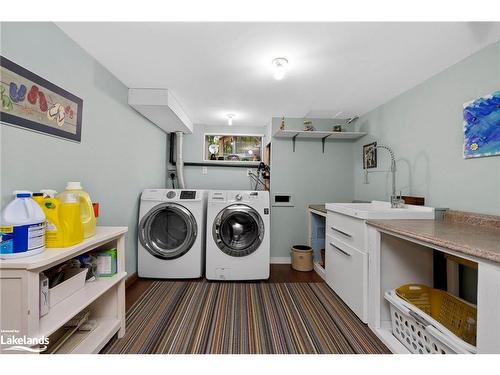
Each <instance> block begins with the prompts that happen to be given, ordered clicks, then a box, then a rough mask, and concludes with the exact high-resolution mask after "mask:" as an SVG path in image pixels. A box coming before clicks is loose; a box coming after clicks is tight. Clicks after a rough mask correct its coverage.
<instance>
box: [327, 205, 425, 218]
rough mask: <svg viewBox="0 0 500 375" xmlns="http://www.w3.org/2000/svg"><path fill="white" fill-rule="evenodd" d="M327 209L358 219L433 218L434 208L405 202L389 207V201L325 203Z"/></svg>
mask: <svg viewBox="0 0 500 375" xmlns="http://www.w3.org/2000/svg"><path fill="white" fill-rule="evenodd" d="M325 207H326V209H327V211H333V212H337V213H340V214H344V215H347V216H352V217H355V218H358V219H364V220H368V219H434V208H432V207H426V206H414V205H410V204H405V205H404V206H403V208H391V204H390V203H389V202H383V201H372V202H371V203H326V204H325Z"/></svg>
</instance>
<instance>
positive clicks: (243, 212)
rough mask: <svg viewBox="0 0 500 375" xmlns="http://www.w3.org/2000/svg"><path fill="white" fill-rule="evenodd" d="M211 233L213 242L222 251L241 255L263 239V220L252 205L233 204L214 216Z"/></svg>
mask: <svg viewBox="0 0 500 375" xmlns="http://www.w3.org/2000/svg"><path fill="white" fill-rule="evenodd" d="M212 234H213V237H214V240H215V243H216V244H217V246H218V247H219V249H221V250H222V251H223V252H224V253H226V254H227V255H230V256H233V257H242V256H246V255H249V254H252V253H253V252H254V251H255V250H257V249H258V248H259V246H260V244H261V243H262V240H263V239H264V222H263V221H262V218H261V217H260V215H259V213H258V212H257V211H256V210H254V209H253V208H252V207H249V206H247V205H244V204H234V205H231V206H228V207H226V208H225V209H223V210H222V211H221V212H219V214H218V215H217V216H216V218H215V220H214V224H213V228H212Z"/></svg>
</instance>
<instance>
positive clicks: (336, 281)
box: [325, 235, 368, 322]
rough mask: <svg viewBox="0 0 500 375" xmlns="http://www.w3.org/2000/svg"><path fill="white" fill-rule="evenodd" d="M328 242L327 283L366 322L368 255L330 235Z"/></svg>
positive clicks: (327, 238)
mask: <svg viewBox="0 0 500 375" xmlns="http://www.w3.org/2000/svg"><path fill="white" fill-rule="evenodd" d="M326 241H327V244H326V262H325V263H326V282H327V284H328V285H329V286H330V287H331V288H332V289H333V290H334V292H335V293H337V295H338V296H339V297H340V298H342V300H343V301H344V302H345V303H346V304H347V306H349V307H350V308H351V310H352V311H354V312H355V313H356V315H357V316H358V317H359V318H360V319H361V320H363V321H364V322H366V321H367V303H366V301H367V299H368V254H367V253H365V252H363V251H360V250H357V249H355V248H354V247H352V246H349V245H347V244H345V243H343V242H341V241H339V240H336V239H334V238H333V237H332V236H329V235H327V236H326Z"/></svg>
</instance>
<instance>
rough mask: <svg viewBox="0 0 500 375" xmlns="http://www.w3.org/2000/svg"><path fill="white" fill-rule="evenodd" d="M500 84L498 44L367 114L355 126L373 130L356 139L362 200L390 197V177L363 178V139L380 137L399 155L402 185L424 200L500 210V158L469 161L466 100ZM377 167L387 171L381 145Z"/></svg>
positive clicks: (357, 186)
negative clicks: (465, 139) (465, 135)
mask: <svg viewBox="0 0 500 375" xmlns="http://www.w3.org/2000/svg"><path fill="white" fill-rule="evenodd" d="M499 88H500V42H497V43H495V44H493V45H491V46H489V47H487V48H485V49H483V50H481V51H479V52H478V53H476V54H474V55H472V56H470V57H468V58H466V59H465V60H463V61H461V62H459V63H457V64H456V65H453V66H451V67H450V68H448V69H446V70H445V71H443V72H441V73H439V74H437V75H435V76H433V77H432V78H430V79H428V80H427V81H425V82H423V83H421V84H420V85H418V86H416V87H414V88H412V89H411V90H408V91H407V92H405V93H403V94H401V95H399V96H398V97H396V98H394V99H393V100H391V101H389V102H388V103H386V104H384V105H382V106H380V107H378V108H376V109H375V110H373V111H371V112H369V113H367V114H366V115H364V116H362V117H361V118H360V119H359V121H358V123H357V125H358V127H359V129H360V130H362V131H366V132H368V133H369V134H370V136H369V137H365V138H363V139H361V140H359V141H357V142H356V145H355V148H354V149H353V155H354V189H355V196H356V198H357V199H383V200H388V199H389V196H390V187H391V184H390V176H388V175H387V174H386V173H374V174H371V175H370V176H369V179H370V184H369V185H364V184H363V171H362V161H361V160H362V159H361V158H362V156H361V155H362V145H363V144H366V143H369V142H371V141H372V140H376V141H377V142H378V143H379V144H385V145H388V146H390V147H392V148H393V149H394V151H395V153H396V157H397V168H398V174H397V186H398V190H399V189H401V190H402V191H403V193H404V194H409V195H417V196H423V197H425V199H426V204H428V205H430V206H434V207H449V208H453V209H457V210H464V211H473V212H480V213H486V214H495V215H499V214H500V157H489V158H480V159H469V160H464V159H463V157H462V154H463V152H462V149H463V129H462V106H463V104H464V103H465V102H469V101H471V100H474V99H476V98H478V97H481V96H483V95H486V94H490V93H491V92H493V91H495V90H498V89H499ZM378 155H379V157H380V160H379V164H378V165H379V169H388V166H389V162H388V160H387V156H386V155H385V154H384V153H383V152H381V151H379V153H378Z"/></svg>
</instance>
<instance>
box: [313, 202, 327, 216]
mask: <svg viewBox="0 0 500 375" xmlns="http://www.w3.org/2000/svg"><path fill="white" fill-rule="evenodd" d="M309 208H310V209H312V210H316V211H319V212H323V213H324V214H326V207H325V205H324V204H310V205H309Z"/></svg>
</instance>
